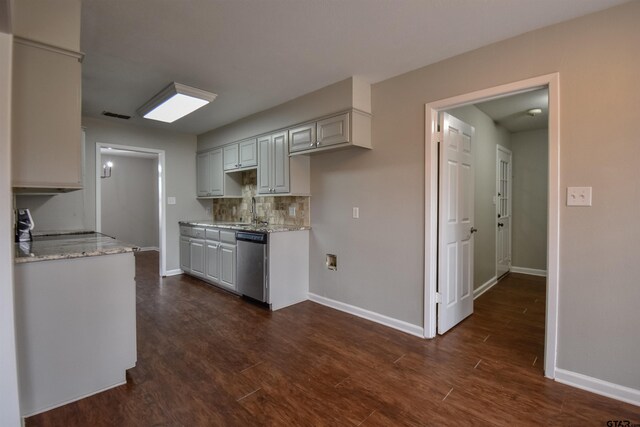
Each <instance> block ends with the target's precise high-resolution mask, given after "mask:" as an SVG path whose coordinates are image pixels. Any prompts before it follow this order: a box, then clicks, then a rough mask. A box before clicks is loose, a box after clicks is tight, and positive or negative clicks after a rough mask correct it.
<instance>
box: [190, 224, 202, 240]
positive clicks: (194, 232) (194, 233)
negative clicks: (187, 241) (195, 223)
mask: <svg viewBox="0 0 640 427" xmlns="http://www.w3.org/2000/svg"><path fill="white" fill-rule="evenodd" d="M191 237H194V238H196V239H204V228H198V227H194V228H192V229H191Z"/></svg>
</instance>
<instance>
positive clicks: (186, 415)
mask: <svg viewBox="0 0 640 427" xmlns="http://www.w3.org/2000/svg"><path fill="white" fill-rule="evenodd" d="M136 258H137V308H138V312H137V321H138V325H137V327H138V363H137V366H136V367H135V368H134V369H131V370H130V371H129V372H128V375H127V376H128V383H127V384H126V385H123V386H120V387H117V388H114V389H111V390H108V391H106V392H103V393H100V394H97V395H94V396H91V397H89V398H86V399H83V400H81V401H78V402H75V403H71V404H68V405H66V406H63V407H61V408H58V409H54V410H52V411H49V412H47V413H44V414H40V415H37V416H34V417H31V418H29V419H28V420H27V426H88V425H90V426H158V425H162V426H179V425H185V426H211V425H220V426H236V425H237V426H249V425H283V426H285V425H298V426H303V425H304V426H315V425H331V426H357V425H363V426H390V425H393V426H398V425H406V426H424V425H518V426H523V425H567V426H569V425H582V426H585V425H594V426H604V425H606V422H607V420H611V419H616V420H630V421H631V423H632V424H633V423H640V408H638V407H635V406H632V405H628V404H624V403H621V402H618V401H615V400H612V399H608V398H605V397H601V396H598V395H595V394H591V393H588V392H584V391H581V390H578V389H575V388H572V387H568V386H565V385H562V384H560V383H557V382H554V381H552V380H548V379H546V378H544V377H543V375H542V366H543V363H542V362H543V360H542V357H543V341H544V306H545V304H544V302H545V296H544V289H545V282H544V279H543V278H537V277H533V276H524V275H517V274H511V275H510V276H508V277H507V278H505V279H503V280H502V281H501V282H500V283H499V284H498V285H496V286H494V287H493V288H492V289H491V290H490V291H488V292H487V293H485V294H484V295H483V296H481V297H480V298H479V299H477V300H476V304H475V313H474V314H473V315H472V316H471V317H469V318H468V319H467V320H465V321H464V322H463V323H462V324H460V325H459V326H458V327H456V328H454V329H453V330H451V331H450V332H449V333H448V334H446V335H445V336H443V337H439V338H437V339H435V340H423V339H420V338H417V337H413V336H410V335H407V334H404V333H401V332H397V331H395V330H393V329H389V328H387V327H384V326H381V325H378V324H376V323H371V322H369V321H366V320H363V319H360V318H357V317H354V316H351V315H349V314H345V313H342V312H339V311H335V310H332V309H329V308H326V307H323V306H321V305H318V304H315V303H312V302H309V301H307V302H304V303H301V304H297V305H295V306H292V307H290V308H286V309H283V310H280V311H277V312H274V313H270V312H268V311H265V310H264V309H262V308H260V307H256V306H254V305H252V304H249V303H247V302H245V301H243V300H241V299H240V298H238V297H236V296H234V295H231V294H228V293H226V292H223V291H221V290H218V289H216V288H214V287H211V286H209V285H206V284H204V283H203V282H201V281H198V280H196V279H193V278H190V277H188V276H174V277H170V278H166V279H159V278H158V276H157V271H158V268H157V262H158V261H157V253H156V252H141V253H138V254H137V255H136ZM390 286H392V285H390Z"/></svg>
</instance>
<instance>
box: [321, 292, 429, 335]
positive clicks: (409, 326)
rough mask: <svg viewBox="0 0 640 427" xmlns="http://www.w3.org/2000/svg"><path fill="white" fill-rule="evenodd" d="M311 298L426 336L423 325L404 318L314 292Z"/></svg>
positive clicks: (403, 330)
mask: <svg viewBox="0 0 640 427" xmlns="http://www.w3.org/2000/svg"><path fill="white" fill-rule="evenodd" d="M309 299H310V300H311V301H313V302H315V303H318V304H322V305H325V306H327V307H330V308H333V309H336V310H340V311H344V312H345V313H349V314H353V315H354V316H358V317H362V318H363V319H367V320H371V321H372V322H376V323H380V324H381V325H385V326H388V327H390V328H393V329H397V330H399V331H402V332H405V333H407V334H410V335H415V336H417V337H420V338H424V328H422V327H421V326H417V325H413V324H411V323H407V322H405V321H403V320H398V319H394V318H393V317H389V316H385V315H384V314H380V313H376V312H374V311H369V310H365V309H364V308H360V307H356V306H355V305H351V304H346V303H344V302H340V301H336V300H332V299H330V298H326V297H322V296H320V295H316V294H312V293H309Z"/></svg>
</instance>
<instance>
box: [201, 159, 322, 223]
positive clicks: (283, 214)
mask: <svg viewBox="0 0 640 427" xmlns="http://www.w3.org/2000/svg"><path fill="white" fill-rule="evenodd" d="M237 173H242V198H225V199H213V209H212V211H213V220H214V221H232V222H234V221H237V222H250V221H251V197H255V198H256V213H257V215H258V219H259V220H263V221H268V222H269V224H272V225H300V226H308V225H310V212H309V199H310V198H309V197H308V196H261V195H258V194H257V187H258V184H257V182H258V181H257V171H256V170H255V169H253V170H249V171H244V172H237ZM290 208H295V215H293V216H291V215H289V213H290Z"/></svg>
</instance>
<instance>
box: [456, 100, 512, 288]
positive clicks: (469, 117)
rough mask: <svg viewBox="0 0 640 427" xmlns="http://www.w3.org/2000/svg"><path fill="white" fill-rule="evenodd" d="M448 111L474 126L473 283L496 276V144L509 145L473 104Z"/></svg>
mask: <svg viewBox="0 0 640 427" xmlns="http://www.w3.org/2000/svg"><path fill="white" fill-rule="evenodd" d="M448 113H449V114H451V115H453V116H455V117H457V118H458V119H460V120H462V121H464V122H466V123H468V124H470V125H472V126H473V127H474V128H475V135H474V136H475V140H474V143H475V145H474V146H475V148H474V160H475V164H474V167H475V172H474V176H475V199H474V213H475V224H474V226H475V227H476V228H477V229H478V232H477V233H476V234H475V237H474V256H473V263H474V265H473V286H474V289H477V288H479V287H480V286H482V285H483V284H485V283H486V282H488V281H490V280H491V281H492V280H495V278H496V258H497V256H496V205H495V204H494V202H493V198H494V196H495V195H496V179H497V178H496V147H497V146H498V145H502V146H503V147H505V148H511V140H510V134H509V132H508V131H507V130H506V129H504V128H503V127H501V126H498V125H496V124H495V123H494V121H493V119H491V117H489V116H487V115H486V114H485V113H483V112H482V111H480V110H479V109H478V108H477V107H475V106H474V105H468V106H465V107H460V108H455V109H453V110H450V111H448Z"/></svg>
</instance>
